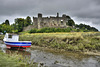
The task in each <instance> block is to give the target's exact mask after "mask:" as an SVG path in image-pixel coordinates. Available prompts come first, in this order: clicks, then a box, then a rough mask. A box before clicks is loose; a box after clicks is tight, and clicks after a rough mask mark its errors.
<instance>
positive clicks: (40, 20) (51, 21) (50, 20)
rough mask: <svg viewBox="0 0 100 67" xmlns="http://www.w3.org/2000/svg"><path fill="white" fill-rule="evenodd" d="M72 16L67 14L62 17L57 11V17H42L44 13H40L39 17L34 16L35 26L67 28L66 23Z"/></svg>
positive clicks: (38, 27)
mask: <svg viewBox="0 0 100 67" xmlns="http://www.w3.org/2000/svg"><path fill="white" fill-rule="evenodd" d="M70 19H71V18H70V17H69V16H66V15H65V14H63V15H62V17H59V13H57V16H56V17H51V16H50V17H42V14H40V13H39V14H38V17H33V24H34V25H33V26H34V28H37V29H40V28H43V27H55V28H67V25H66V23H67V22H68V20H70Z"/></svg>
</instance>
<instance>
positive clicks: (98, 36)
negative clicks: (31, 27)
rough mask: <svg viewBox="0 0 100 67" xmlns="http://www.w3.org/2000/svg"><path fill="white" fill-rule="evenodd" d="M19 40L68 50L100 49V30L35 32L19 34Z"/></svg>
mask: <svg viewBox="0 0 100 67" xmlns="http://www.w3.org/2000/svg"><path fill="white" fill-rule="evenodd" d="M20 40H23V41H32V45H36V46H42V47H51V48H57V49H64V50H68V51H93V50H97V51H100V32H95V33H93V32H91V33H90V32H77V33H75V32H74V33H73V32H72V33H37V34H28V35H20Z"/></svg>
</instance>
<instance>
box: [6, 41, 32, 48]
mask: <svg viewBox="0 0 100 67" xmlns="http://www.w3.org/2000/svg"><path fill="white" fill-rule="evenodd" d="M4 43H5V44H6V46H7V47H23V48H27V47H31V42H30V41H18V42H8V41H4Z"/></svg>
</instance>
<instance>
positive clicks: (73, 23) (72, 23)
mask: <svg viewBox="0 0 100 67" xmlns="http://www.w3.org/2000/svg"><path fill="white" fill-rule="evenodd" d="M67 24H68V25H69V26H74V25H75V22H74V21H73V20H72V19H71V20H68V23H67Z"/></svg>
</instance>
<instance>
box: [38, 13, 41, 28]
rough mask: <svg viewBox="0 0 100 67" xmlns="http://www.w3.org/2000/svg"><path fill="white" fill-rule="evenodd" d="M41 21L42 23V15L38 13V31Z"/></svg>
mask: <svg viewBox="0 0 100 67" xmlns="http://www.w3.org/2000/svg"><path fill="white" fill-rule="evenodd" d="M41 21H42V14H41V13H38V29H40V28H41V26H40V23H41Z"/></svg>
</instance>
